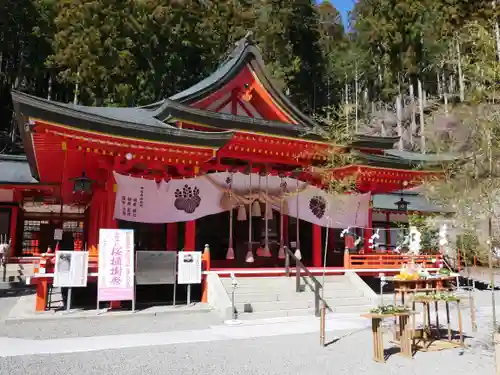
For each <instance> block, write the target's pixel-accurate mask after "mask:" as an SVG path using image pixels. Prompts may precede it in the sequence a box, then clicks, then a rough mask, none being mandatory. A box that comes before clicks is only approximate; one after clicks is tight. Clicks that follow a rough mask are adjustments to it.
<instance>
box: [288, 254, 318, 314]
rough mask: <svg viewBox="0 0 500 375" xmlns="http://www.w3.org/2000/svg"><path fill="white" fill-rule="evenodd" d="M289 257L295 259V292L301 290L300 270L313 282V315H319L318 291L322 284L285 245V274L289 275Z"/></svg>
mask: <svg viewBox="0 0 500 375" xmlns="http://www.w3.org/2000/svg"><path fill="white" fill-rule="evenodd" d="M290 257H292V259H293V260H294V261H295V291H296V292H297V293H300V292H302V291H303V290H302V289H301V285H300V278H301V277H302V272H301V271H302V270H303V271H304V273H305V276H308V277H309V278H310V279H311V280H312V282H313V283H314V290H313V291H314V315H315V316H320V306H319V303H320V301H321V299H322V298H321V295H320V291H321V288H323V285H322V284H321V283H320V282H319V281H318V279H316V277H314V275H313V274H312V273H311V271H309V270H308V269H307V267H306V266H305V265H304V264H303V263H302V262H301V261H300V259H298V258H297V257H296V256H295V254H294V253H293V252H292V251H291V250H290V249H289V248H288V247H285V275H286V276H290Z"/></svg>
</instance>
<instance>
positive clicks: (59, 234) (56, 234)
mask: <svg viewBox="0 0 500 375" xmlns="http://www.w3.org/2000/svg"><path fill="white" fill-rule="evenodd" d="M62 237H63V230H62V229H59V228H58V229H54V240H55V241H61V240H62Z"/></svg>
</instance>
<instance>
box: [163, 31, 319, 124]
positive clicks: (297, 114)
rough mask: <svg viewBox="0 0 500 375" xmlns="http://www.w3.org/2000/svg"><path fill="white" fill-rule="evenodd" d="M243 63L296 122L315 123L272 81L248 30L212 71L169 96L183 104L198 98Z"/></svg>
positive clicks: (224, 81)
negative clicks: (200, 79) (186, 87)
mask: <svg viewBox="0 0 500 375" xmlns="http://www.w3.org/2000/svg"><path fill="white" fill-rule="evenodd" d="M247 65H249V66H250V67H251V68H252V70H253V71H254V72H255V74H256V75H257V78H258V79H259V81H260V83H261V84H262V85H263V86H264V88H265V89H266V90H267V91H268V92H269V94H270V95H271V96H272V98H273V100H274V101H275V102H276V103H277V104H278V106H279V107H280V108H282V109H283V110H284V111H285V112H286V114H287V115H289V117H290V118H292V119H293V120H294V121H295V122H296V124H297V125H299V126H302V127H305V128H311V127H314V126H315V125H316V123H315V122H314V121H313V120H312V119H311V118H309V117H308V116H307V115H305V114H304V113H302V112H301V111H300V110H299V109H298V108H297V107H296V106H295V105H293V104H292V103H291V102H290V100H288V98H287V97H286V96H285V95H284V94H283V93H282V91H281V90H280V89H279V88H277V87H276V85H275V84H274V83H273V79H272V76H271V74H270V73H269V72H268V70H267V69H266V67H265V63H264V60H263V59H262V54H261V53H260V51H259V49H258V48H257V47H256V45H255V43H254V41H253V40H252V39H251V33H248V34H247V35H246V36H245V37H244V38H242V39H241V40H239V41H238V42H237V43H236V47H235V48H234V50H233V51H232V52H231V53H230V54H229V56H228V57H227V58H226V59H225V60H224V62H223V63H222V64H221V65H220V66H219V68H218V69H217V70H216V71H215V72H213V73H212V74H211V75H210V76H208V77H207V78H205V79H203V80H202V81H200V82H198V83H197V84H195V85H193V86H191V87H189V88H188V89H186V90H184V91H181V92H179V93H177V94H175V95H173V96H171V97H170V98H169V99H170V100H172V101H176V102H178V103H182V104H185V105H190V104H193V103H195V102H198V101H200V100H202V99H204V98H205V97H207V96H209V95H211V94H212V93H214V92H215V91H217V90H219V89H221V88H223V87H224V86H225V85H227V84H228V83H229V82H231V80H232V79H233V78H235V77H236V76H237V75H238V73H239V72H240V71H241V70H242V69H244V68H245V67H246V66H247Z"/></svg>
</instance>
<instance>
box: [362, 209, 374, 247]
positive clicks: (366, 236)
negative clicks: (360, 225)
mask: <svg viewBox="0 0 500 375" xmlns="http://www.w3.org/2000/svg"><path fill="white" fill-rule="evenodd" d="M372 215H373V204H372V201H371V200H370V206H369V207H368V225H367V226H368V228H365V229H364V236H363V237H364V240H365V254H366V253H371V252H373V249H370V248H369V246H370V243H369V242H368V241H369V240H370V237H371V236H372V234H373V222H372Z"/></svg>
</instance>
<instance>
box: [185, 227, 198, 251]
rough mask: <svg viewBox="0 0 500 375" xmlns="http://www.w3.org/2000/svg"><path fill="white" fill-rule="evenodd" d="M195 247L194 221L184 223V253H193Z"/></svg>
mask: <svg viewBox="0 0 500 375" xmlns="http://www.w3.org/2000/svg"><path fill="white" fill-rule="evenodd" d="M195 247H196V220H191V221H186V230H185V232H184V251H195Z"/></svg>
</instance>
